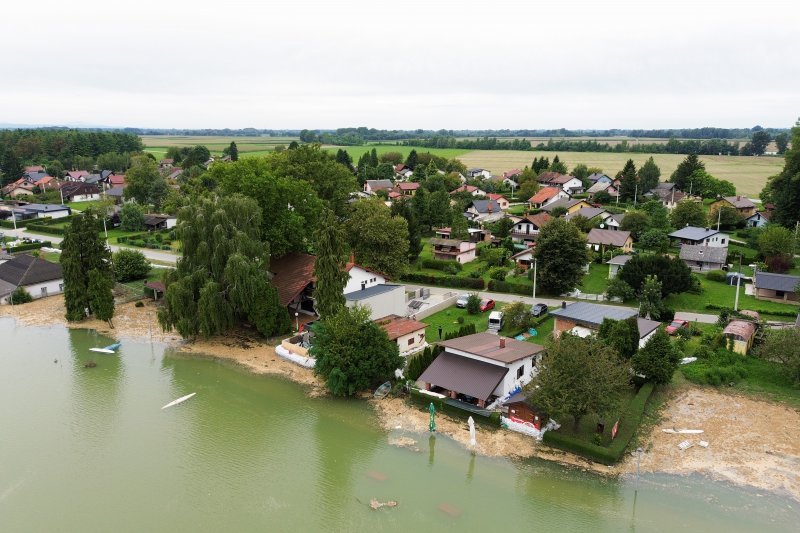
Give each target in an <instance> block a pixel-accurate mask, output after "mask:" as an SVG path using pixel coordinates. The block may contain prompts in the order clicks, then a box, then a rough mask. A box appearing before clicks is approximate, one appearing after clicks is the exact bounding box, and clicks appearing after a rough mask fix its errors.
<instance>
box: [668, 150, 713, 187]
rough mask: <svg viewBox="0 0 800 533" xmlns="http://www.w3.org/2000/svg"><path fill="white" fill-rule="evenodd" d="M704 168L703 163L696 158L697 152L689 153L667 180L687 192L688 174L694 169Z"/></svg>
mask: <svg viewBox="0 0 800 533" xmlns="http://www.w3.org/2000/svg"><path fill="white" fill-rule="evenodd" d="M705 169H706V165H705V163H703V162H702V161H700V159H698V157H697V154H689V155H687V156H686V159H684V160H683V161H681V162H680V164H679V165H678V168H676V169H675V172H673V173H672V175H671V176H670V177H669V181H671V182H672V183H674V184H675V186H676V187H677V188H678V189H680V190H682V191H686V192H689V176H691V175H692V173H693V172H694V171H696V170H705Z"/></svg>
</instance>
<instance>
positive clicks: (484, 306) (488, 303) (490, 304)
mask: <svg viewBox="0 0 800 533" xmlns="http://www.w3.org/2000/svg"><path fill="white" fill-rule="evenodd" d="M490 309H494V300H481V313H483V312H484V311H488V310H490Z"/></svg>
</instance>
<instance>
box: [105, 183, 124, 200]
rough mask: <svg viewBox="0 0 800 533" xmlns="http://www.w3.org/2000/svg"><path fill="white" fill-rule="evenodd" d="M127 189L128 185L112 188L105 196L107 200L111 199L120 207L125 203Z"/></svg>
mask: <svg viewBox="0 0 800 533" xmlns="http://www.w3.org/2000/svg"><path fill="white" fill-rule="evenodd" d="M125 187H126V185H117V186H115V187H111V188H110V189H108V190H107V191H106V192H105V193H104V194H105V196H106V198H110V199H111V200H113V202H114V203H115V204H116V205H120V204H122V203H123V202H124V201H125Z"/></svg>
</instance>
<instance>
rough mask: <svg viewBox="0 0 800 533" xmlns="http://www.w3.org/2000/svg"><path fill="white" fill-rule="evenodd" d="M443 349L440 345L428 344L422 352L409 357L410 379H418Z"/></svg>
mask: <svg viewBox="0 0 800 533" xmlns="http://www.w3.org/2000/svg"><path fill="white" fill-rule="evenodd" d="M441 351H442V349H441V348H440V347H439V346H427V347H426V348H425V349H424V350H423V351H422V352H419V353H417V354H415V355H412V356H411V357H409V359H408V362H407V363H406V376H407V377H408V379H410V380H412V381H417V379H419V377H420V376H421V375H422V373H423V372H425V370H426V369H427V368H428V367H429V366H430V365H431V363H433V360H434V359H436V356H437V355H439V353H440V352H441Z"/></svg>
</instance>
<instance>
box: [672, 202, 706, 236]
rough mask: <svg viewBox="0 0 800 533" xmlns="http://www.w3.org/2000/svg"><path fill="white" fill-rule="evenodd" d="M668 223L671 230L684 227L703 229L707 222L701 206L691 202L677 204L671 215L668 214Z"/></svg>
mask: <svg viewBox="0 0 800 533" xmlns="http://www.w3.org/2000/svg"><path fill="white" fill-rule="evenodd" d="M669 221H670V223H671V224H672V227H673V228H678V229H680V228H683V227H686V226H696V227H699V228H703V227H705V225H706V222H707V221H708V220H707V218H706V212H705V211H704V210H703V204H701V203H698V202H694V201H692V200H683V201H681V202H678V205H677V206H675V209H673V210H672V213H670V214H669Z"/></svg>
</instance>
